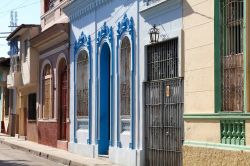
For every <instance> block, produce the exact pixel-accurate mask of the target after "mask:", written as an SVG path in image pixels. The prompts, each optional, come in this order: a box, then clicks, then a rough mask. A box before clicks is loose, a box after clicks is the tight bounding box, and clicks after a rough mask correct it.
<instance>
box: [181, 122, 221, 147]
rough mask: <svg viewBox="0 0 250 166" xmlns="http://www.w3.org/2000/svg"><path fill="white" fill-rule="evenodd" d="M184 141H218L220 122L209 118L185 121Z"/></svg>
mask: <svg viewBox="0 0 250 166" xmlns="http://www.w3.org/2000/svg"><path fill="white" fill-rule="evenodd" d="M184 126H185V131H184V133H185V139H184V140H185V141H204V142H214V143H220V122H219V121H211V120H193V121H185V123H184Z"/></svg>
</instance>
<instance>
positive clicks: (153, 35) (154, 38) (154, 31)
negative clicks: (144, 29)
mask: <svg viewBox="0 0 250 166" xmlns="http://www.w3.org/2000/svg"><path fill="white" fill-rule="evenodd" d="M149 35H150V42H151V43H157V42H158V40H159V35H160V30H159V29H158V28H156V25H155V24H154V25H153V27H152V28H151V29H150V30H149Z"/></svg>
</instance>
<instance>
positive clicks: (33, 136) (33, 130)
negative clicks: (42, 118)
mask: <svg viewBox="0 0 250 166" xmlns="http://www.w3.org/2000/svg"><path fill="white" fill-rule="evenodd" d="M27 140H29V141H33V142H38V131H37V123H36V121H34V122H27Z"/></svg>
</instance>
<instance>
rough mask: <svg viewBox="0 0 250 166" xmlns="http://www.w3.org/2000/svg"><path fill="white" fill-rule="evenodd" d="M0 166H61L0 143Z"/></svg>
mask: <svg viewBox="0 0 250 166" xmlns="http://www.w3.org/2000/svg"><path fill="white" fill-rule="evenodd" d="M0 166H63V165H62V164H58V163H55V162H53V161H50V160H47V159H44V158H41V157H38V156H35V155H32V154H31V153H28V152H24V151H20V150H17V149H12V148H11V147H10V146H8V145H5V144H1V143H0Z"/></svg>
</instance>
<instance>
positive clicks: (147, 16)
mask: <svg viewBox="0 0 250 166" xmlns="http://www.w3.org/2000/svg"><path fill="white" fill-rule="evenodd" d="M77 2H79V0H78V1H76V2H75V4H74V3H73V4H71V7H70V8H66V9H65V11H66V12H65V13H66V14H67V15H68V16H69V17H70V23H71V34H70V36H71V37H70V43H71V49H70V77H71V78H70V81H71V82H70V85H71V87H70V96H71V97H70V119H71V126H70V143H69V151H71V152H75V153H79V154H83V155H87V156H90V157H97V156H98V150H97V149H98V145H97V144H96V131H95V129H96V119H95V115H96V111H97V110H96V101H95V99H96V98H95V96H96V94H97V89H96V82H97V81H98V80H97V78H96V77H95V76H96V72H97V71H96V65H98V64H96V63H95V62H96V60H97V59H96V58H98V57H97V55H96V40H95V39H96V38H97V34H96V32H98V31H99V30H100V28H101V27H102V26H103V24H104V22H106V24H107V26H112V27H113V33H114V34H113V37H114V47H113V51H115V53H114V55H115V59H114V60H115V62H117V59H116V58H117V51H116V44H117V24H118V22H119V21H121V20H122V18H123V16H124V14H127V16H128V18H130V17H133V19H134V24H135V25H134V28H135V29H134V30H135V38H134V40H135V50H134V51H135V52H134V58H135V93H134V94H135V105H134V107H135V109H134V111H135V118H134V119H135V142H134V143H135V144H134V149H133V150H132V149H130V148H129V143H130V133H126V134H125V133H124V134H121V144H122V148H120V147H118V144H117V111H116V108H117V102H118V95H117V93H118V88H117V82H116V80H117V78H116V77H117V75H115V83H114V88H115V105H114V108H115V109H114V117H115V119H114V125H115V126H114V136H115V137H114V146H113V147H110V148H109V158H110V159H111V160H112V161H113V162H115V163H118V164H121V165H126V166H133V165H135V166H136V165H137V166H139V165H141V166H143V165H144V149H145V147H144V125H143V123H144V118H143V116H144V103H143V100H144V98H143V96H144V92H143V88H144V87H143V82H145V81H146V80H147V77H146V64H147V63H146V52H145V50H146V45H148V44H150V41H149V34H148V31H149V29H150V28H152V25H153V24H156V25H157V27H158V28H159V29H160V41H164V40H167V39H170V38H174V37H179V47H180V48H181V44H182V40H181V37H182V1H181V0H171V1H166V0H165V1H159V4H160V5H159V4H158V5H157V6H156V4H153V5H151V6H145V3H144V2H143V1H142V0H138V1H136V0H128V1H121V0H109V1H108V2H104V3H107V4H105V5H104V6H101V7H97V8H95V10H92V11H91V12H88V13H87V14H83V13H84V12H83V13H82V15H81V14H79V13H77V12H76V11H78V10H79V9H80V7H81V5H80V4H77ZM89 2H91V1H89ZM82 32H83V33H84V34H85V35H86V36H88V35H90V36H91V47H92V64H93V65H92V71H93V72H92V103H91V104H92V110H91V111H92V140H91V145H88V144H87V141H86V136H88V134H87V131H84V132H83V131H82V132H78V134H77V135H78V137H81V138H82V140H81V142H78V143H74V132H73V131H74V109H75V108H74V106H75V104H74V100H75V99H74V97H75V94H74V86H73V85H74V84H75V83H74V67H75V66H74V42H75V41H76V40H77V39H78V38H79V36H80V35H81V33H82ZM179 50H180V51H179V54H180V58H181V59H182V50H181V49H179ZM180 66H182V61H180ZM181 70H182V69H181ZM115 71H116V70H115ZM180 75H181V76H182V73H181V72H180ZM83 133H85V134H83Z"/></svg>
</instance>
